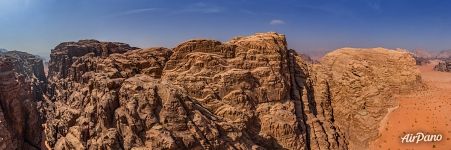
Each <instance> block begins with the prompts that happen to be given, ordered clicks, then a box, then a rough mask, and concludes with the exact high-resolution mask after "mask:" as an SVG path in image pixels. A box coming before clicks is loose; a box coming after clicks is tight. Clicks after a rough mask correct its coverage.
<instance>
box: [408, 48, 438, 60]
mask: <svg viewBox="0 0 451 150" xmlns="http://www.w3.org/2000/svg"><path fill="white" fill-rule="evenodd" d="M412 53H413V54H414V55H415V57H421V58H427V59H428V58H432V57H434V54H433V52H431V51H427V50H422V49H416V50H413V51H412Z"/></svg>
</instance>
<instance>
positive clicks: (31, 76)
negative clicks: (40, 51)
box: [0, 51, 47, 149]
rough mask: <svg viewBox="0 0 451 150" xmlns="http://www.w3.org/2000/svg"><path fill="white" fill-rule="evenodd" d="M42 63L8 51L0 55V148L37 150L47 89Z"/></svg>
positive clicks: (41, 134) (27, 55)
mask: <svg viewBox="0 0 451 150" xmlns="http://www.w3.org/2000/svg"><path fill="white" fill-rule="evenodd" d="M46 83H47V80H46V77H45V75H44V72H43V63H42V60H40V59H39V58H37V57H36V56H33V55H30V54H27V53H23V52H17V51H9V52H3V53H0V149H40V148H41V144H42V141H43V138H42V137H43V129H42V126H41V124H43V123H44V117H43V113H42V112H40V111H38V109H39V108H40V107H41V103H42V100H43V97H44V93H45V90H46Z"/></svg>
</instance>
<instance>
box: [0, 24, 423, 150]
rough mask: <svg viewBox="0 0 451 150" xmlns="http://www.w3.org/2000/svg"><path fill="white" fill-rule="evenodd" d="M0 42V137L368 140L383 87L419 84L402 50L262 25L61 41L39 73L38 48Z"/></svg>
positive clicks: (384, 108) (258, 145) (270, 145)
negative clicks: (240, 31) (320, 53)
mask: <svg viewBox="0 0 451 150" xmlns="http://www.w3.org/2000/svg"><path fill="white" fill-rule="evenodd" d="M6 53H8V55H5V54H6ZM6 53H1V54H0V80H1V82H0V102H1V106H2V107H0V121H2V123H0V131H2V132H0V137H1V138H3V140H0V149H40V148H45V147H48V148H51V149H315V150H316V149H334V150H335V149H366V148H367V146H368V143H369V142H371V141H372V140H374V139H375V138H376V137H377V136H378V128H379V124H380V122H381V121H382V120H383V118H384V117H385V116H386V115H387V113H388V109H390V108H393V107H395V106H396V105H397V102H396V101H394V99H393V98H392V97H393V94H398V93H406V92H409V91H412V90H415V89H416V88H419V87H421V85H422V84H421V81H420V80H421V79H420V76H419V74H418V71H417V70H416V68H415V59H414V58H413V57H412V55H411V54H409V53H407V52H402V51H394V50H387V49H382V48H375V49H353V48H344V49H339V50H337V51H334V52H331V53H329V54H328V55H326V56H325V57H324V58H323V59H322V60H321V61H320V62H313V61H312V60H311V59H309V58H308V57H306V56H303V55H301V54H297V53H296V52H295V51H294V50H290V49H288V47H287V42H286V39H285V36H284V35H282V34H277V33H272V32H270V33H258V34H255V35H252V36H246V37H237V38H234V39H232V40H230V41H228V42H219V41H215V40H190V41H186V42H184V43H181V44H180V45H178V46H177V47H175V48H174V49H172V50H170V49H167V48H149V49H139V48H135V47H131V46H129V45H127V44H123V43H113V42H99V41H95V40H81V41H78V42H66V43H62V44H60V45H58V46H57V47H55V49H53V50H52V54H51V60H50V62H49V66H48V68H49V70H48V77H47V79H48V83H47V79H46V78H45V76H44V69H43V65H42V61H41V60H39V59H36V57H33V56H31V55H26V54H23V53H19V52H6ZM44 115H45V123H44V124H43V127H44V129H43V128H42V126H41V123H43V121H44V117H43V116H44ZM3 122H6V123H3ZM43 130H45V141H44V139H43V136H42V131H43ZM3 131H4V132H3ZM42 143H44V144H42ZM44 145H45V146H44Z"/></svg>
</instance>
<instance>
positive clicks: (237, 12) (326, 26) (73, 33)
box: [0, 0, 451, 57]
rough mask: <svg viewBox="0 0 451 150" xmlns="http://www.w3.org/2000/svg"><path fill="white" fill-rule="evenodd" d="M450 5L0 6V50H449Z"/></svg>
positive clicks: (25, 2) (264, 0) (247, 0)
mask: <svg viewBox="0 0 451 150" xmlns="http://www.w3.org/2000/svg"><path fill="white" fill-rule="evenodd" d="M450 6H451V1H440V0H430V1H419V0H418V1H412V0H397V1H390V0H337V1H323V0H320V1H317V0H315V1H313V0H301V1H296V0H286V1H275V0H261V1H256V0H237V1H218V0H213V1H193V0H188V1H181V0H180V1H172V2H168V1H163V0H154V1H145V0H135V1H124V0H79V1H58V0H16V1H9V0H0V28H1V30H0V48H5V49H8V50H20V51H25V52H29V53H32V54H37V55H40V56H44V57H45V56H48V54H49V53H50V50H51V49H52V48H54V47H55V46H56V45H57V44H59V43H61V42H66V41H78V40H80V39H96V40H100V41H114V42H123V43H127V44H130V45H132V46H136V47H141V48H146V47H156V46H163V47H168V48H172V47H175V46H176V45H177V44H179V43H181V42H183V41H186V40H188V39H192V38H207V39H215V40H220V41H227V40H229V39H231V38H233V37H235V36H240V35H251V34H254V33H257V32H270V31H273V32H278V33H282V34H285V35H286V36H287V40H288V46H289V48H292V49H296V50H298V51H301V52H306V51H307V52H312V51H313V52H314V51H318V52H325V51H330V50H333V49H337V48H341V47H385V48H392V49H394V48H405V49H425V50H432V51H440V50H445V49H451V10H450V9H449V8H450Z"/></svg>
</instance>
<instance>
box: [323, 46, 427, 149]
mask: <svg viewBox="0 0 451 150" xmlns="http://www.w3.org/2000/svg"><path fill="white" fill-rule="evenodd" d="M321 63H322V65H324V67H325V68H327V69H326V71H327V72H328V73H329V75H330V77H331V79H330V84H329V86H330V93H331V94H330V96H331V99H332V106H333V111H334V119H335V121H336V125H337V126H338V127H339V129H340V130H341V131H342V132H343V133H345V138H346V139H347V140H348V141H349V148H350V149H367V148H368V143H369V142H370V141H372V140H374V139H375V138H376V137H377V136H378V128H379V123H380V122H381V121H382V120H383V118H384V117H385V116H386V115H387V113H388V109H389V108H393V107H395V106H397V102H396V101H395V100H394V99H393V94H402V93H408V92H410V91H413V90H418V89H419V88H421V87H422V82H421V77H420V75H419V71H418V69H417V68H416V66H415V60H414V59H413V58H412V57H411V55H410V54H409V53H407V52H400V51H395V50H388V49H383V48H373V49H356V48H343V49H338V50H335V51H333V52H331V53H328V54H327V55H326V56H325V57H323V59H322V60H321Z"/></svg>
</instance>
